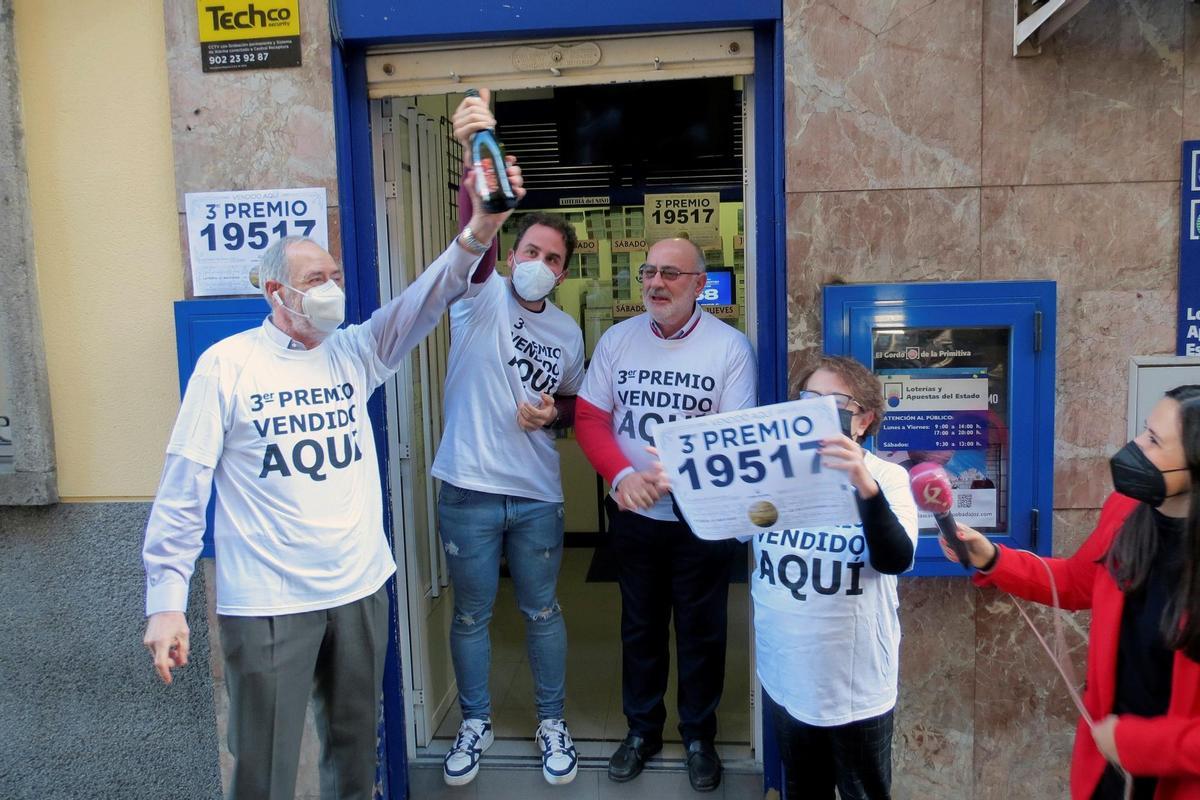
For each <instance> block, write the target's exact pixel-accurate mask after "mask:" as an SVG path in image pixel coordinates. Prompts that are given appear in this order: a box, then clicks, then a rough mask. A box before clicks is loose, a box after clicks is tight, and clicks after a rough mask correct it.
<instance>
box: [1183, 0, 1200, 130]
mask: <svg viewBox="0 0 1200 800" xmlns="http://www.w3.org/2000/svg"><path fill="white" fill-rule="evenodd" d="M1183 15H1184V26H1183V30H1184V40H1183V139H1185V140H1187V139H1200V6H1197V5H1196V4H1195V3H1185V4H1184V6H1183Z"/></svg>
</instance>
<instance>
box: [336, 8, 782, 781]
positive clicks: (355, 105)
mask: <svg viewBox="0 0 1200 800" xmlns="http://www.w3.org/2000/svg"><path fill="white" fill-rule="evenodd" d="M329 9H330V24H331V28H332V32H333V39H334V48H333V59H332V60H333V63H332V73H333V113H334V129H335V141H336V150H337V173H338V201H339V208H338V211H339V214H340V217H341V231H342V262H343V272H344V274H345V276H346V294H347V318H348V320H349V321H350V322H360V321H362V320H363V319H365V318H366V317H368V316H369V315H370V313H371V311H372V310H374V308H376V307H377V306H378V304H379V292H378V285H379V283H378V268H379V265H378V257H377V253H376V252H375V248H376V219H377V215H376V211H377V209H376V208H375V187H374V173H373V170H372V165H371V133H370V120H369V98H368V92H367V80H366V58H365V57H366V52H367V48H368V47H369V46H371V45H378V44H400V43H413V42H436V41H455V40H457V41H482V40H488V39H502V38H522V39H525V38H542V37H555V36H590V35H602V34H609V33H639V32H646V31H656V30H659V31H662V30H696V29H702V28H713V27H730V26H746V27H752V28H753V29H754V32H755V61H756V68H755V75H754V80H755V97H754V102H755V107H756V113H755V120H756V125H755V139H754V141H755V152H756V154H757V162H756V163H757V166H756V170H755V175H754V176H753V184H752V188H753V191H754V198H755V201H756V205H757V208H756V217H755V233H756V251H755V255H756V259H757V264H758V278H757V285H756V286H755V287H754V289H753V291H754V292H755V293H756V296H757V298H758V308H757V311H758V323H757V329H756V331H755V332H754V338H755V341H756V343H757V345H758V362H759V400H760V401H761V402H763V403H771V402H779V401H782V400H785V399H787V347H786V342H787V329H786V320H787V292H786V291H785V290H786V279H787V276H786V271H785V269H784V253H785V246H786V242H785V241H784V237H785V229H784V224H785V219H786V214H785V208H784V197H785V195H784V160H783V158H784V145H783V141H784V136H783V131H784V127H785V125H784V117H783V115H784V103H783V24H782V23H783V3H782V0H743V2H740V3H729V2H728V0H661V2H658V3H645V2H642V0H613V2H609V3H599V4H595V3H594V4H579V3H560V2H552V0H528V1H527V2H523V3H513V4H508V3H486V4H480V3H477V2H467V0H446V1H445V2H442V3H412V2H399V1H398V0H393V1H389V0H331V2H330V5H329ZM368 411H369V412H370V415H371V419H372V423H373V426H374V430H375V438H376V451H377V453H378V456H379V463H380V469H381V471H384V470H386V465H387V463H388V439H389V438H390V437H389V431H388V430H387V425H386V420H385V415H384V405H383V397H382V394H381V393H377V394H376V395H375V396H374V397H372V398H371V400H370V402H369V403H368ZM383 486H384V492H385V493H386V492H387V491H388V483H387V482H386V481H384V484H383ZM390 511H391V501H390V498H388V497H386V496H385V502H384V513H385V522H384V524H385V526H386V529H387V535H388V538H389V541H391V540H392V538H393V536H394V523H393V520H392V519H391V515H390ZM388 594H389V597H390V599H391V602H392V607H393V608H395V607H396V597H395V584H394V583H393V582H389V583H388ZM398 623H399V620H398V619H397V618H396V617H395V615H393V618H392V619H391V620H390V621H389V631H388V638H389V641H388V655H387V664H386V668H385V674H384V685H385V689H386V691H385V693H384V719H385V724H384V726H383V728H384V730H383V736H381V756H382V758H381V767H382V774H381V775H380V779H381V780H380V783H381V787H382V791H383V796H384V797H387V798H392V799H393V800H395V799H397V798H403V797H407V796H408V780H407V769H408V757H407V756H408V754H407V749H406V746H405V740H404V737H405V733H406V723H405V719H404V716H405V715H404V702H403V699H402V692H403V684H404V681H403V665H402V664H401V663H400V658H399V648H398V645H397V641H398V637H399V636H400V635H401V631H400V629H399V624H398ZM759 713H760V714H761V711H760V712H759ZM765 723H766V724H764V726H763V741H762V750H763V752H762V756H763V765H764V784H765V788H766V789H772V788H774V789H778V788H779V787H780V765H779V761H778V748H777V746H776V742H775V737H774V735H773V732H772V729H771V725H770V722H769V720H765Z"/></svg>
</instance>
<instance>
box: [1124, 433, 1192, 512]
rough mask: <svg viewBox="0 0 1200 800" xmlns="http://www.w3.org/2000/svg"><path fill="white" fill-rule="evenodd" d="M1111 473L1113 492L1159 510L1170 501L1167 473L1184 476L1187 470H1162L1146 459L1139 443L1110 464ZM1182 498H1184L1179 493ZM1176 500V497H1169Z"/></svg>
mask: <svg viewBox="0 0 1200 800" xmlns="http://www.w3.org/2000/svg"><path fill="white" fill-rule="evenodd" d="M1108 467H1109V469H1110V470H1111V471H1112V480H1113V488H1114V489H1116V490H1117V491H1118V492H1120V493H1121V494H1123V495H1125V496H1126V497H1132V498H1133V499H1134V500H1140V501H1142V502H1143V503H1145V504H1146V505H1148V506H1151V507H1152V508H1158V507H1159V506H1161V505H1162V504H1163V501H1164V500H1166V499H1167V497H1168V495H1167V480H1166V478H1164V477H1163V475H1164V474H1166V473H1168V472H1183V471H1184V470H1186V469H1187V467H1180V468H1178V469H1167V470H1161V469H1159V468H1158V467H1156V466H1154V462H1153V461H1151V460H1150V459H1149V458H1147V457H1146V454H1145V453H1143V452H1142V448H1140V447H1138V446H1137V442H1129V443H1128V444H1127V445H1125V446H1124V447H1122V448H1121V449H1120V450H1118V451H1117V452H1116V454H1115V455H1114V456H1113V457H1112V458H1110V459H1109V460H1108ZM1179 494H1182V492H1180V493H1179ZM1169 496H1170V497H1174V496H1175V495H1169Z"/></svg>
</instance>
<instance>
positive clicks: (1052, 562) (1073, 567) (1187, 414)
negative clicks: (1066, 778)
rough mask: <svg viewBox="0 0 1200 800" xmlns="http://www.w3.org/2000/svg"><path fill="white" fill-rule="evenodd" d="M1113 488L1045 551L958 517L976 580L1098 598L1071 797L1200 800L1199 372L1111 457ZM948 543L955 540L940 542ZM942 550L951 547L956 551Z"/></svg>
mask: <svg viewBox="0 0 1200 800" xmlns="http://www.w3.org/2000/svg"><path fill="white" fill-rule="evenodd" d="M1110 466H1111V469H1112V477H1113V486H1114V488H1115V489H1116V492H1114V493H1113V494H1112V495H1110V496H1109V498H1108V500H1107V501H1105V503H1104V508H1103V509H1101V511H1100V521H1099V523H1098V524H1097V526H1096V529H1095V531H1093V532H1092V535H1091V536H1089V537H1088V539H1087V541H1085V542H1084V543H1083V546H1081V547H1080V548H1079V551H1078V552H1076V553H1075V555H1073V556H1070V557H1069V558H1048V559H1044V561H1045V565H1043V564H1042V563H1039V561H1040V560H1039V558H1038V557H1037V556H1035V555H1034V554H1032V553H1029V552H1026V551H1023V550H1012V549H1009V548H1007V547H1002V546H997V545H995V544H993V543H992V542H990V541H989V540H988V539H987V538H986V537H985V536H983V535H982V534H980V533H979V532H977V531H975V530H972V529H971V528H968V527H967V526H965V525H959V526H958V535H959V537H960V538H961V539H963V541H965V542H966V543H967V545H968V548H969V550H970V553H971V561H972V563H973V564H974V565H975V566H976V567H978V568H979V570H980V574H977V575H976V576H975V582H976V583H978V584H979V585H981V586H998V587H999V588H1001V589H1004V590H1005V591H1008V592H1011V593H1012V594H1015V595H1017V596H1019V597H1024V598H1026V599H1029V600H1033V601H1035V602H1039V603H1043V604H1047V605H1049V604H1050V603H1051V602H1052V599H1051V591H1050V578H1049V575H1048V574H1047V570H1046V565H1048V566H1049V568H1050V570H1049V571H1050V572H1052V573H1053V574H1054V583H1055V585H1056V586H1057V589H1058V595H1059V602H1060V603H1061V605H1062V607H1063V608H1066V609H1071V610H1077V609H1083V608H1090V609H1092V625H1091V632H1090V634H1089V637H1088V667H1087V689H1086V690H1085V691H1084V696H1083V702H1084V706H1085V707H1086V708H1087V710H1088V714H1089V715H1090V716H1091V717H1092V720H1093V721H1094V723H1095V724H1094V725H1093V726H1090V730H1089V725H1088V722H1087V720H1083V719H1081V720H1080V722H1079V727H1078V729H1077V731H1076V735H1075V751H1074V755H1073V756H1072V759H1071V797H1072V798H1073V800H1109V799H1110V798H1112V799H1113V800H1119V798H1121V797H1123V796H1124V791H1125V780H1124V778H1123V776H1122V774H1121V769H1122V768H1123V769H1125V770H1127V771H1128V772H1129V773H1131V774H1132V775H1133V776H1134V794H1133V797H1134V798H1135V800H1150V798H1153V800H1184V799H1185V798H1186V799H1187V800H1200V503H1194V502H1192V498H1193V497H1194V496H1195V497H1200V386H1195V385H1189V386H1180V387H1178V388H1175V389H1172V390H1171V391H1169V392H1167V394H1166V396H1165V397H1164V398H1163V399H1162V400H1160V401H1159V402H1158V403H1157V405H1155V406H1154V409H1153V411H1152V412H1151V413H1150V417H1149V418H1148V419H1147V420H1146V429H1145V430H1144V431H1142V433H1141V434H1139V435H1138V437H1137V438H1136V439H1134V440H1133V441H1132V442H1130V443H1129V444H1127V445H1125V447H1123V448H1122V449H1121V450H1120V451H1119V452H1118V453H1117V454H1116V455H1115V456H1113V457H1112V460H1111V462H1110ZM943 549H946V548H945V546H943ZM947 558H951V559H953V558H954V556H953V554H952V553H950V552H947Z"/></svg>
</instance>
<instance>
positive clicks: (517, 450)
mask: <svg viewBox="0 0 1200 800" xmlns="http://www.w3.org/2000/svg"><path fill="white" fill-rule="evenodd" d="M582 383H583V332H582V331H581V330H580V328H579V323H577V322H576V321H575V320H574V319H572V318H571V316H570V315H569V314H567V313H566V312H564V311H563V310H562V309H560V308H558V307H557V306H555V305H554V304H553V303H551V302H550V301H549V300H547V301H546V304H545V306H544V307H543V308H542V310H541V311H540V312H534V311H529V310H527V309H526V308H524V307H523V306H521V304H520V303H518V302H517V300H516V298H515V297H514V296H513V291H512V286H511V284H510V282H509V279H508V278H506V277H504V276H502V275H499V274H497V273H492V274H491V275H490V276H489V277H488V279H487V281H486V282H485V283H484V286H483V287H482V289H481V291H479V293H478V294H476V295H475V296H474V297H470V298H467V299H464V300H459V301H458V302H456V303H455V304H454V305H452V306H451V307H450V358H449V363H448V365H447V368H446V388H445V392H444V397H445V413H446V427H445V431H444V432H443V433H442V442H441V445H440V446H439V447H438V452H437V458H436V459H435V460H434V462H433V475H434V477H436V478H440V479H441V480H443V481H447V482H449V483H452V484H454V485H455V486H458V487H460V488H463V489H474V490H475V491H479V492H488V493H491V494H500V495H505V496H510V497H526V498H530V499H533V500H542V501H545V502H548V503H561V502H562V501H563V494H562V478H561V476H560V474H559V468H558V449H557V448H556V447H555V444H554V433H553V431H549V430H545V429H539V430H536V431H529V432H526V431H524V430H522V429H521V427H520V426H519V425H518V424H517V403H518V401H519V400H521V401H524V402H528V403H530V404H532V405H534V406H536V405H538V404H539V403H541V393H542V392H545V393H546V394H548V395H551V396H553V395H555V394H563V395H574V394H576V393H577V392H578V391H579V387H580V385H581V384H582Z"/></svg>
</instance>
